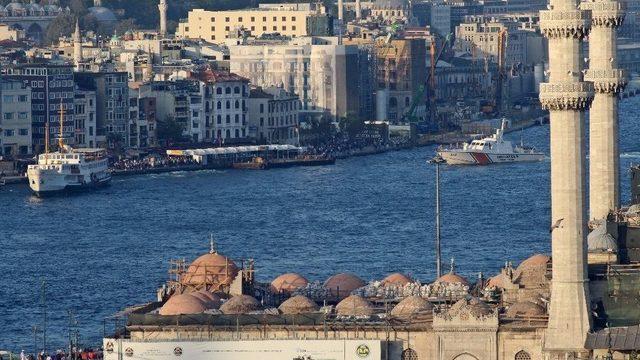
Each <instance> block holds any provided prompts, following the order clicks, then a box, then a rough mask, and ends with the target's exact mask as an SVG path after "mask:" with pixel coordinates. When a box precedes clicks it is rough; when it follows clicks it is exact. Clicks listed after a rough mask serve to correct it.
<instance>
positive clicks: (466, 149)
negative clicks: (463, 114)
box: [437, 119, 544, 165]
mask: <svg viewBox="0 0 640 360" xmlns="http://www.w3.org/2000/svg"><path fill="white" fill-rule="evenodd" d="M506 126H507V120H506V119H503V120H502V126H501V127H500V128H499V129H497V130H496V133H495V134H493V135H492V136H489V137H485V138H482V139H478V140H473V141H471V142H470V143H465V144H464V145H463V146H462V147H461V148H440V149H438V151H437V152H438V155H439V156H440V157H441V158H442V159H443V160H444V161H445V162H446V163H447V164H450V165H488V164H496V163H514V162H527V161H541V160H543V159H544V154H543V153H540V152H537V151H536V150H535V149H534V148H533V147H527V146H524V145H522V144H521V145H519V146H518V145H516V146H515V147H514V146H513V144H512V143H511V141H508V140H504V137H503V136H504V130H505V128H506Z"/></svg>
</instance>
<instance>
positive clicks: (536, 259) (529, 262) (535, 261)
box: [518, 254, 551, 270]
mask: <svg viewBox="0 0 640 360" xmlns="http://www.w3.org/2000/svg"><path fill="white" fill-rule="evenodd" d="M549 261H551V257H549V256H547V255H543V254H536V255H533V256H531V257H530V258H528V259H525V260H524V261H522V262H521V263H520V265H518V270H522V269H526V268H531V267H536V266H545V267H546V266H547V263H549Z"/></svg>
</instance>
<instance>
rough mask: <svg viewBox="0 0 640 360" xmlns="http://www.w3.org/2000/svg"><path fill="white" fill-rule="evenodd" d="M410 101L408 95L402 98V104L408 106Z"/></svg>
mask: <svg viewBox="0 0 640 360" xmlns="http://www.w3.org/2000/svg"><path fill="white" fill-rule="evenodd" d="M410 103H411V100H409V97H408V96H407V97H406V98H404V106H409V104H410Z"/></svg>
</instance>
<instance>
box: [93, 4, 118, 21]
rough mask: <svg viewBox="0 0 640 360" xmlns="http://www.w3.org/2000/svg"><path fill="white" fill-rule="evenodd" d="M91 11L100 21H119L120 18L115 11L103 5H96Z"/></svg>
mask: <svg viewBox="0 0 640 360" xmlns="http://www.w3.org/2000/svg"><path fill="white" fill-rule="evenodd" d="M89 13H91V15H93V16H94V17H95V18H96V20H98V22H112V21H113V22H115V21H118V18H117V17H116V15H115V14H114V13H113V11H111V10H109V9H107V8H106V7H102V6H94V7H90V8H89Z"/></svg>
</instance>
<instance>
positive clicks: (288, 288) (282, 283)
mask: <svg viewBox="0 0 640 360" xmlns="http://www.w3.org/2000/svg"><path fill="white" fill-rule="evenodd" d="M308 283H309V281H308V280H307V279H305V278H304V277H303V276H302V275H299V274H295V273H287V274H282V275H280V276H278V277H277V278H275V279H273V281H272V282H271V291H273V292H275V293H280V292H284V293H291V292H293V291H294V290H297V289H299V288H301V287H305V286H307V284H308Z"/></svg>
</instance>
